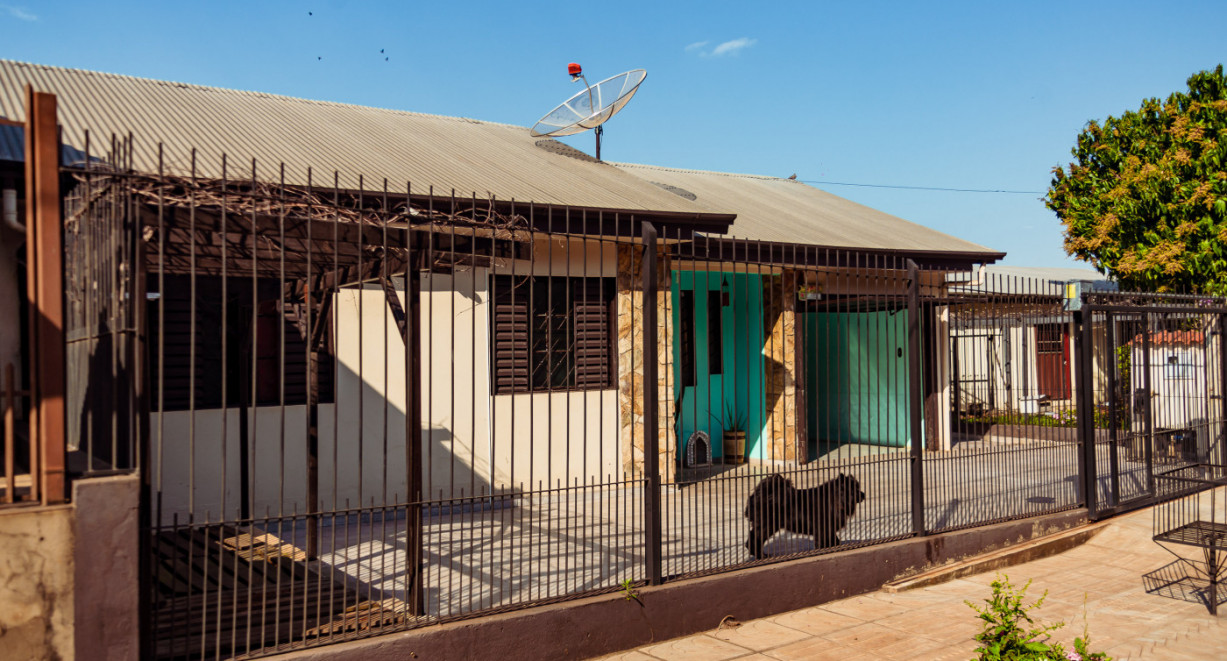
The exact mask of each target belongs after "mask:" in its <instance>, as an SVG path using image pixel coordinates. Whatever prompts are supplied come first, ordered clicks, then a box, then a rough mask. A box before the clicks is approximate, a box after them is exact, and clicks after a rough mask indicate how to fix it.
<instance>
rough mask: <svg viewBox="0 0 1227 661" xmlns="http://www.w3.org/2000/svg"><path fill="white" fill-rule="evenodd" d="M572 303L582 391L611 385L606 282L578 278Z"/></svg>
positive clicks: (577, 374)
mask: <svg viewBox="0 0 1227 661" xmlns="http://www.w3.org/2000/svg"><path fill="white" fill-rule="evenodd" d="M577 283H578V284H577V286H576V287H575V289H574V302H573V304H572V306H571V310H572V315H573V317H572V319H573V320H574V326H573V327H574V329H575V338H574V339H575V341H574V347H575V384H574V387H575V388H577V389H580V390H587V389H593V388H608V387H610V385H611V383H612V376H613V375H612V373H611V367H610V366H611V364H612V361H611V360H610V359H609V356H610V352H611V346H610V341H609V335H610V332H609V323H610V321H609V317H610V315H609V300H608V298H609V296H608V293H607V291H606V290H607V287H605V286H604V285H605V282H604V281H603V280H600V279H590V278H585V279H581V280H578V281H577Z"/></svg>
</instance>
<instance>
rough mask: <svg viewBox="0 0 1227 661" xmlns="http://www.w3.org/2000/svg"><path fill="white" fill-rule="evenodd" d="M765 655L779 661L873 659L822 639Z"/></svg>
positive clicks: (788, 646)
mask: <svg viewBox="0 0 1227 661" xmlns="http://www.w3.org/2000/svg"><path fill="white" fill-rule="evenodd" d="M766 655H767V656H769V657H771V658H773V659H780V660H781V661H845V660H847V659H859V658H865V659H871V658H873V656H872V655H871V654H870V653H868V652H864V651H860V650H856V649H853V648H851V647H845V646H843V645H837V644H835V643H832V642H831V641H829V640H826V639H823V638H807V639H805V640H802V641H800V642H796V643H793V644H791V645H785V646H783V647H777V648H776V649H773V650H769V651H767V652H766Z"/></svg>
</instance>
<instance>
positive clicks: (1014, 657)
mask: <svg viewBox="0 0 1227 661" xmlns="http://www.w3.org/2000/svg"><path fill="white" fill-rule="evenodd" d="M992 587H993V596H992V597H990V598H989V599H986V600H984V603H985V604H986V605H985V606H984V607H980V606H977V605H976V604H973V603H971V602H970V601H968V602H965V603H966V604H967V605H968V606H970V607H971V608H972V610H974V611H976V613H977V614H978V615H979V617H980V620H982V621H983V628H982V629H981V630H980V633H978V634H976V636H975V639H976V642H978V643H980V646H979V647H977V648H976V653H977V654H978V655H979V656H977V657H976V659H977V660H978V661H1030V660H1040V659H1052V660H1054V661H1057V660H1059V661H1066V660H1068V661H1111V657H1109V656H1108V655H1106V654H1104V653H1103V652H1091V651H1090V635H1089V634H1088V633H1087V630H1086V626H1085V624H1084V626H1083V631H1082V634H1083V635H1082V636H1081V637H1078V638H1075V639H1074V648H1073V649H1072V650H1068V651H1067V650H1066V649H1065V647H1064V646H1062V645H1061V644H1060V643H1058V642H1053V641H1052V636H1051V632H1053V631H1056V630H1057V629H1060V628H1061V627H1063V626H1065V623H1064V622H1057V623H1056V624H1049V625H1037V624H1036V622H1035V618H1033V617H1032V616H1031V615H1030V614H1029V613H1028V612H1027V611H1029V610H1033V609H1038V608H1039V607H1041V606H1043V605H1044V599H1046V598H1048V591H1047V590H1045V591H1044V594H1043V595H1042V596H1040V598H1039V599H1036V600H1035V601H1034V602H1032V603H1030V604H1028V603H1026V599H1027V588H1029V587H1031V581H1027V584H1026V585H1024V586H1022V588H1015V586H1014V585H1013V584H1012V583H1010V579H1009V577H1008V576H1006V575H1005V574H999V575H998V576H997V580H995V581H993V582H992ZM1085 620H1086V605H1085V602H1084V603H1083V621H1084V623H1085Z"/></svg>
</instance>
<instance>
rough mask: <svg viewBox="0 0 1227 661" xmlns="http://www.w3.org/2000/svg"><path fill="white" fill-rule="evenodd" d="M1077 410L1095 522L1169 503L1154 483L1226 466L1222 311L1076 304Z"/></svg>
mask: <svg viewBox="0 0 1227 661" xmlns="http://www.w3.org/2000/svg"><path fill="white" fill-rule="evenodd" d="M1084 301H1085V305H1084V307H1083V310H1082V320H1083V323H1082V326H1081V338H1080V342H1081V344H1082V346H1083V347H1084V348H1089V349H1090V350H1084V351H1081V352H1080V353H1079V355H1078V360H1079V365H1078V368H1079V369H1078V374H1079V379H1078V380H1079V384H1078V397H1079V403H1080V405H1081V406H1082V407H1085V408H1084V410H1086V411H1090V412H1091V415H1084V416H1082V417H1081V423H1082V424H1081V427H1080V429H1081V433H1082V434H1083V436H1082V438H1083V439H1084V440H1087V441H1090V442H1087V443H1085V447H1086V448H1088V451H1087V454H1086V456H1085V457H1084V461H1085V463H1086V466H1087V468H1088V470H1087V471H1086V473H1085V474H1086V476H1087V482H1086V485H1087V486H1090V485H1093V489H1088V503H1087V504H1088V507H1089V509H1090V510H1091V511H1092V512H1093V513H1095V514H1096V515H1097V516H1099V517H1102V516H1107V515H1110V514H1113V513H1115V512H1118V511H1122V510H1126V509H1133V508H1136V507H1141V506H1145V505H1149V504H1152V503H1154V502H1158V501H1162V500H1167V499H1170V498H1172V497H1174V496H1176V495H1178V494H1176V493H1167V491H1166V490H1165V487H1164V485H1163V484H1162V483H1164V482H1168V481H1166V480H1161V481H1158V483H1157V482H1156V480H1155V475H1156V474H1162V473H1164V472H1166V471H1170V470H1176V469H1179V468H1182V467H1185V466H1189V465H1192V464H1198V463H1202V464H1205V463H1209V464H1219V465H1223V464H1225V463H1227V443H1225V442H1224V441H1225V438H1224V434H1225V433H1227V425H1225V424H1224V408H1223V402H1224V400H1223V396H1224V391H1225V383H1224V375H1227V352H1225V351H1224V345H1223V338H1224V330H1227V307H1225V306H1224V303H1223V300H1222V299H1209V298H1198V297H1192V296H1160V295H1138V294H1111V295H1106V294H1096V295H1093V296H1088V297H1085V298H1084Z"/></svg>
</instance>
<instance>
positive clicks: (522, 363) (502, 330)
mask: <svg viewBox="0 0 1227 661" xmlns="http://www.w3.org/2000/svg"><path fill="white" fill-rule="evenodd" d="M499 284H502V285H503V287H501V288H500V289H502V291H500V292H498V294H497V296H496V298H495V301H494V338H493V339H494V392H496V393H511V392H528V390H529V388H528V384H529V355H530V350H529V343H528V325H529V317H528V301H527V300H526V299H527V298H528V297H527V296H525V295H524V294H523V292H517V295H516V296H514V297H513V296H512V293H511V291H510V289H511V286H510V284H511V282H510V280H507V281H505V282H500V283H499ZM496 286H497V285H496ZM513 298H514V299H515V300H514V301H513Z"/></svg>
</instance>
